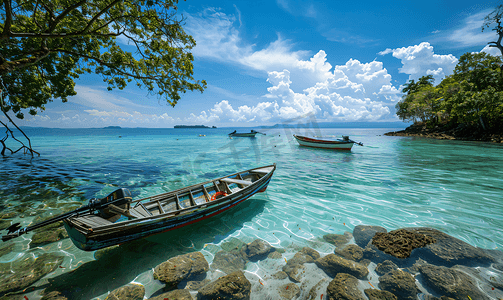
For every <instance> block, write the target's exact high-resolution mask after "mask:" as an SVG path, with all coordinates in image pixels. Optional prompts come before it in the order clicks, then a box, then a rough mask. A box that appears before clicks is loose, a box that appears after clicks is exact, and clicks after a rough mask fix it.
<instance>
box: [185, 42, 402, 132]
mask: <svg viewBox="0 0 503 300" xmlns="http://www.w3.org/2000/svg"><path fill="white" fill-rule="evenodd" d="M331 69H332V66H331V65H330V64H329V63H328V62H327V61H326V53H325V52H324V51H322V50H320V51H319V52H318V53H317V54H316V55H314V56H313V57H311V58H310V59H308V60H305V61H303V60H299V61H297V62H295V63H293V64H292V65H291V66H290V67H289V68H288V69H283V71H269V72H268V79H267V81H268V82H269V83H270V84H271V87H269V88H268V89H267V93H266V94H265V95H264V98H265V99H268V101H263V102H259V103H257V104H256V105H253V106H248V105H243V106H239V107H237V108H235V107H233V105H232V104H231V103H230V102H229V101H228V100H222V101H220V102H218V103H216V104H215V105H214V106H213V108H211V109H209V110H208V111H205V112H202V113H200V114H199V115H198V116H196V115H192V116H191V121H192V122H193V123H195V122H196V121H199V123H201V121H203V120H218V121H220V122H223V123H229V122H232V123H235V122H241V123H245V122H257V123H279V122H282V121H286V120H289V119H292V118H298V117H302V116H306V115H313V114H314V116H315V117H316V118H317V119H318V120H320V121H377V120H396V116H394V115H393V114H392V113H391V111H390V107H391V106H394V103H395V102H396V101H397V100H399V99H400V98H399V96H400V95H399V91H398V90H397V88H396V87H394V86H393V85H392V83H391V75H389V74H388V73H387V70H386V69H385V68H384V67H383V64H382V63H381V62H378V61H373V62H370V63H361V62H359V61H358V60H354V59H350V60H349V61H348V62H347V63H346V64H345V65H341V66H335V67H334V68H333V71H331ZM302 74H303V75H302ZM308 77H310V78H316V79H317V80H314V81H313V80H311V83H312V84H311V85H309V86H307V87H306V88H304V89H302V90H301V91H296V90H298V88H297V89H296V90H294V88H293V87H294V86H297V85H302V83H300V82H298V81H299V80H304V78H308ZM304 84H305V83H304Z"/></svg>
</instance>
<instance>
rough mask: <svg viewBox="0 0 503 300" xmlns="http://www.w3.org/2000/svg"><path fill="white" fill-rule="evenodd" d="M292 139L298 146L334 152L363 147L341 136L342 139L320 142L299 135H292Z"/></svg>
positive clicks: (347, 137) (319, 140)
mask: <svg viewBox="0 0 503 300" xmlns="http://www.w3.org/2000/svg"><path fill="white" fill-rule="evenodd" d="M293 137H294V138H295V139H296V140H297V142H298V143H299V145H301V146H306V147H314V148H324V149H334V150H351V148H352V147H353V144H357V145H360V146H363V144H362V143H358V142H355V141H353V140H350V139H349V136H346V135H343V136H342V139H337V140H321V139H313V138H308V137H305V136H301V135H296V134H294V135H293Z"/></svg>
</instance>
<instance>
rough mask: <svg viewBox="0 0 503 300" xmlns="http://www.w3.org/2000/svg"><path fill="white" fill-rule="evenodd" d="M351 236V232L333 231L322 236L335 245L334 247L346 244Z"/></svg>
mask: <svg viewBox="0 0 503 300" xmlns="http://www.w3.org/2000/svg"><path fill="white" fill-rule="evenodd" d="M352 238H353V235H352V234H351V232H348V231H346V232H344V234H335V233H329V234H325V235H324V236H323V239H324V240H325V241H326V242H327V243H330V244H332V245H335V246H336V247H340V246H342V245H344V244H347V243H348V242H349V241H350V240H351V239H352Z"/></svg>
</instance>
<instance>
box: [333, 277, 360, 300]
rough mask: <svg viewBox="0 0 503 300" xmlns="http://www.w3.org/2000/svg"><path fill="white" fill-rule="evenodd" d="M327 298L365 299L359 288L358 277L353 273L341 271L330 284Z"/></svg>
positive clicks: (338, 299)
mask: <svg viewBox="0 0 503 300" xmlns="http://www.w3.org/2000/svg"><path fill="white" fill-rule="evenodd" d="M327 298H328V299H337V300H365V297H364V296H363V294H362V292H361V291H360V290H359V289H358V279H357V278H356V277H354V276H352V275H349V274H345V273H339V274H337V276H335V278H334V279H333V280H332V281H331V282H330V283H329V284H328V287H327Z"/></svg>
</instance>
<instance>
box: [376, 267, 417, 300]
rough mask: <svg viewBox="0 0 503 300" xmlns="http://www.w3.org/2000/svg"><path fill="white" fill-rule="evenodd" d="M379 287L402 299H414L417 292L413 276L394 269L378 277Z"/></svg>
mask: <svg viewBox="0 0 503 300" xmlns="http://www.w3.org/2000/svg"><path fill="white" fill-rule="evenodd" d="M379 287H380V288H381V290H384V291H388V292H390V293H392V294H394V295H395V296H397V297H398V299H404V300H416V299H417V293H418V292H419V289H418V288H417V286H416V280H415V279H414V277H413V276H412V275H410V274H409V273H407V272H404V271H402V270H394V271H391V272H389V273H387V274H385V275H383V276H381V277H379Z"/></svg>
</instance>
